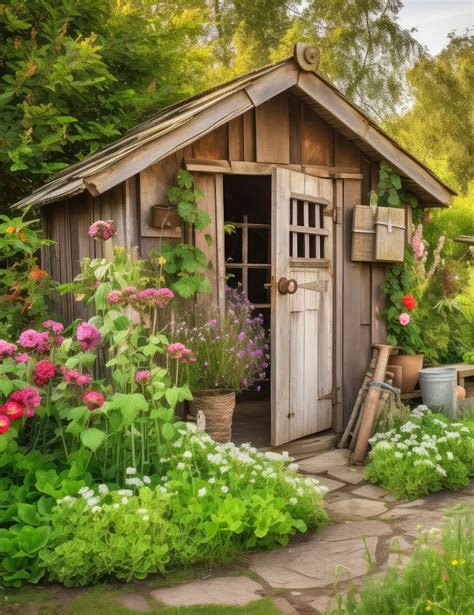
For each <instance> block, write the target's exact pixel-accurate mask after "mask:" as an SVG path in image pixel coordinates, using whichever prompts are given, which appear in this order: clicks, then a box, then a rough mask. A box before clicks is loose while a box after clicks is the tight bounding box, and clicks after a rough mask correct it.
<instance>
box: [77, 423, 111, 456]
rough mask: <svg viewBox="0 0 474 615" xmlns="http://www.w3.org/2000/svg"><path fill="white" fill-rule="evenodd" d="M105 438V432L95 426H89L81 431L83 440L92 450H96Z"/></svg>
mask: <svg viewBox="0 0 474 615" xmlns="http://www.w3.org/2000/svg"><path fill="white" fill-rule="evenodd" d="M104 440H105V433H104V432H103V431H101V430H100V429H96V428H95V427H88V428H87V429H84V431H83V432H81V442H82V444H84V446H85V447H86V448H88V449H90V450H91V451H93V452H95V451H96V450H97V449H98V448H99V446H100V445H101V444H102V442H103V441H104Z"/></svg>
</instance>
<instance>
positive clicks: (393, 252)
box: [375, 207, 406, 263]
mask: <svg viewBox="0 0 474 615" xmlns="http://www.w3.org/2000/svg"><path fill="white" fill-rule="evenodd" d="M405 231H406V224H405V209H404V208H403V209H397V208H394V207H377V209H376V211H375V260H376V261H383V262H387V263H393V262H397V263H401V262H402V261H403V258H404V255H405Z"/></svg>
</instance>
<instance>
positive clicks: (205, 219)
mask: <svg viewBox="0 0 474 615" xmlns="http://www.w3.org/2000/svg"><path fill="white" fill-rule="evenodd" d="M203 196H204V194H203V193H202V191H201V190H199V189H198V188H196V187H195V181H194V177H193V176H192V175H191V173H189V172H188V171H185V170H184V169H181V170H180V171H178V176H177V185H176V186H174V187H173V188H171V189H170V191H169V193H168V198H169V201H170V203H172V204H173V205H175V206H176V207H177V210H178V214H179V215H180V217H181V218H182V219H183V221H184V222H185V223H186V225H187V227H188V229H190V231H192V232H202V231H204V229H205V228H206V227H208V226H209V224H210V223H211V218H210V216H209V214H208V213H207V211H205V210H204V209H199V207H198V206H197V201H198V200H199V199H202V198H203ZM205 238H206V241H207V243H208V244H210V243H211V242H212V239H211V238H210V236H209V235H206V236H205ZM161 254H162V258H164V259H165V262H164V263H163V271H164V273H165V274H166V275H167V276H168V278H169V284H170V288H172V289H173V290H174V291H175V292H176V293H178V295H179V296H180V297H182V298H183V299H189V298H190V297H193V296H194V295H196V294H198V293H208V292H210V290H211V284H210V282H209V278H208V277H207V275H206V274H207V272H208V269H209V263H208V260H207V257H206V255H205V254H204V252H203V251H202V250H200V249H199V248H197V247H196V246H193V245H190V244H188V243H178V244H170V243H163V246H162V249H161ZM156 260H158V261H159V260H160V258H159V257H158V255H156V254H155V253H153V254H152V255H151V258H150V261H149V263H150V265H147V266H145V271H146V270H147V269H148V270H150V269H151V271H153V264H154V262H156ZM150 277H151V276H150Z"/></svg>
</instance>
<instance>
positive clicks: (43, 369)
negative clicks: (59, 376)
mask: <svg viewBox="0 0 474 615" xmlns="http://www.w3.org/2000/svg"><path fill="white" fill-rule="evenodd" d="M55 375H56V365H55V364H54V363H51V361H48V359H43V360H42V361H38V363H37V364H36V366H35V371H34V374H33V382H34V383H35V384H37V385H38V386H43V384H46V383H47V382H48V380H51V378H54V376H55Z"/></svg>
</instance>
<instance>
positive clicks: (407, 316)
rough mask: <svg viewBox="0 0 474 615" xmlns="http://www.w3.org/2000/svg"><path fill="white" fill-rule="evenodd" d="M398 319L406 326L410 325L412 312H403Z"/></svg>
mask: <svg viewBox="0 0 474 615" xmlns="http://www.w3.org/2000/svg"><path fill="white" fill-rule="evenodd" d="M398 320H399V321H400V324H401V325H403V326H404V327H406V325H408V324H409V322H410V314H407V313H406V312H402V313H401V314H400V316H399V317H398Z"/></svg>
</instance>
